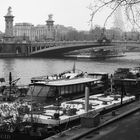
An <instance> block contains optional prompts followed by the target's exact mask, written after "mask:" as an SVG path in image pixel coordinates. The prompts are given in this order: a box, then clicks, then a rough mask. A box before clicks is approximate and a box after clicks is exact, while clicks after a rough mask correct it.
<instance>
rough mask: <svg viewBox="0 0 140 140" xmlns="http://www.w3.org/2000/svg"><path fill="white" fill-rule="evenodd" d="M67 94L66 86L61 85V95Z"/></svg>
mask: <svg viewBox="0 0 140 140" xmlns="http://www.w3.org/2000/svg"><path fill="white" fill-rule="evenodd" d="M63 94H65V90H64V86H63V87H61V95H63Z"/></svg>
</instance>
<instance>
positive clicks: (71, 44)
mask: <svg viewBox="0 0 140 140" xmlns="http://www.w3.org/2000/svg"><path fill="white" fill-rule="evenodd" d="M107 46H112V47H120V48H122V47H126V46H127V47H128V46H129V47H132V46H133V47H139V46H140V42H136V41H129V42H128V41H127V42H126V41H112V42H111V43H110V42H104V41H103V42H100V43H99V42H97V41H57V42H56V41H50V42H34V43H31V45H30V50H29V56H31V57H57V56H59V57H60V56H62V55H63V54H64V53H66V52H69V51H74V50H79V49H85V48H93V47H102V48H105V47H107Z"/></svg>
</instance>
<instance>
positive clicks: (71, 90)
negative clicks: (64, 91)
mask: <svg viewBox="0 0 140 140" xmlns="http://www.w3.org/2000/svg"><path fill="white" fill-rule="evenodd" d="M69 93H70V94H71V93H73V86H72V85H71V86H69Z"/></svg>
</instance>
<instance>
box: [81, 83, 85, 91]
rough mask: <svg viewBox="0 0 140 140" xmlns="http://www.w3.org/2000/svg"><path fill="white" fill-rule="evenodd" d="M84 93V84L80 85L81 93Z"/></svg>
mask: <svg viewBox="0 0 140 140" xmlns="http://www.w3.org/2000/svg"><path fill="white" fill-rule="evenodd" d="M83 91H84V84H81V92H83Z"/></svg>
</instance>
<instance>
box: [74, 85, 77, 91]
mask: <svg viewBox="0 0 140 140" xmlns="http://www.w3.org/2000/svg"><path fill="white" fill-rule="evenodd" d="M76 88H77V85H73V92H74V93H75V92H76Z"/></svg>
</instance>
